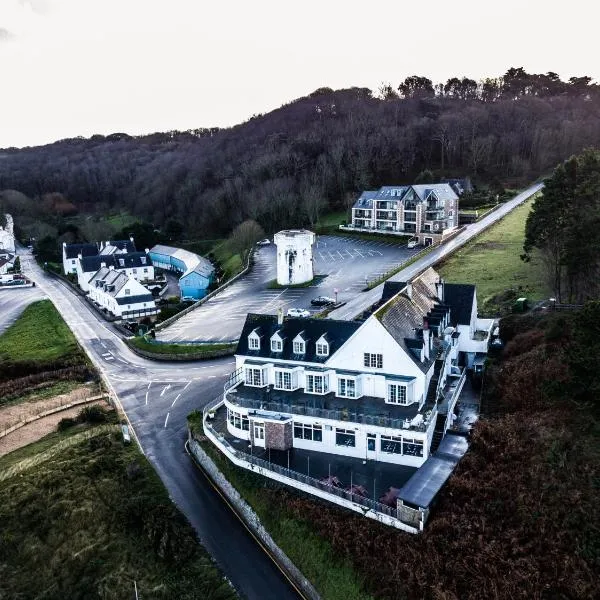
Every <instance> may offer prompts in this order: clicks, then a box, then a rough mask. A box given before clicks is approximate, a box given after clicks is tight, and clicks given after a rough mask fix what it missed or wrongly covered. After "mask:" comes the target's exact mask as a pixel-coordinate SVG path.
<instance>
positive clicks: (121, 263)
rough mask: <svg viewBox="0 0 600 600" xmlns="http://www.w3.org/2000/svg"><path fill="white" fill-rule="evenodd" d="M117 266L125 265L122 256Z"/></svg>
mask: <svg viewBox="0 0 600 600" xmlns="http://www.w3.org/2000/svg"><path fill="white" fill-rule="evenodd" d="M119 266H120V267H124V266H125V261H124V260H123V259H122V258H120V259H119Z"/></svg>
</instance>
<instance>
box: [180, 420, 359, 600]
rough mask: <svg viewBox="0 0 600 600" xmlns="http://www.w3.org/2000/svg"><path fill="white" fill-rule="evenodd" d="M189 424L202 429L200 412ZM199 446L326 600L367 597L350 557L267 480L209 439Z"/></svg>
mask: <svg viewBox="0 0 600 600" xmlns="http://www.w3.org/2000/svg"><path fill="white" fill-rule="evenodd" d="M192 415H193V416H192V419H191V421H192V423H191V425H192V427H193V428H194V429H195V431H196V432H198V430H199V429H200V428H201V415H200V414H199V413H198V414H194V413H192ZM201 445H202V448H203V449H204V450H205V452H207V453H208V454H209V456H210V457H211V458H212V459H213V461H214V462H215V463H216V464H217V466H218V467H219V469H220V470H221V472H222V473H223V474H224V475H225V477H226V478H227V480H228V481H229V482H231V484H232V485H233V486H234V487H235V488H236V490H238V492H240V494H241V496H242V498H244V500H246V502H248V504H250V506H252V508H253V509H254V511H255V512H256V513H257V514H258V516H259V517H260V520H261V523H262V524H263V525H264V526H265V527H266V529H267V530H268V532H269V534H270V535H271V536H272V537H273V539H274V540H275V542H276V543H277V545H278V546H279V547H280V548H281V549H282V550H283V551H284V552H285V553H286V554H287V556H288V557H289V558H290V559H291V560H292V562H293V563H294V564H295V565H296V566H297V567H298V568H299V569H300V571H301V572H302V574H303V575H304V576H305V577H307V578H308V579H309V581H310V582H311V583H312V584H313V585H314V586H315V587H316V589H317V590H318V591H319V593H320V594H321V596H322V597H323V598H326V599H327V600H346V599H348V598H352V599H353V600H370V599H371V596H369V595H368V594H366V593H365V592H364V591H363V589H362V582H361V578H360V577H359V576H358V574H357V573H356V572H355V571H354V569H353V568H352V565H351V564H350V562H349V560H347V559H345V558H343V557H341V556H336V555H335V553H334V552H333V549H332V546H331V544H329V542H327V541H326V540H325V539H323V537H321V536H319V535H318V534H317V533H315V531H314V529H313V528H312V527H311V525H310V523H307V522H305V521H302V520H300V519H298V518H296V517H295V516H294V514H293V513H292V512H291V511H290V510H288V508H287V507H286V504H285V503H283V502H278V501H277V498H276V497H274V496H273V495H272V493H271V492H272V489H271V488H272V487H273V485H274V484H272V483H270V482H269V480H268V479H265V478H264V477H261V476H260V475H255V474H254V473H250V472H249V471H246V470H245V469H241V468H239V467H236V466H235V465H233V464H232V463H231V462H229V461H228V460H227V459H226V458H225V457H224V456H223V455H222V454H220V453H219V451H218V450H216V449H215V448H214V446H212V444H211V443H210V442H202V443H201Z"/></svg>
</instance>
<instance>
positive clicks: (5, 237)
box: [0, 213, 15, 252]
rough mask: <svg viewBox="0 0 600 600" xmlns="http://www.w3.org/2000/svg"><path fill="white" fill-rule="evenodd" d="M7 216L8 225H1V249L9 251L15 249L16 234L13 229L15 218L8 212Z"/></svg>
mask: <svg viewBox="0 0 600 600" xmlns="http://www.w3.org/2000/svg"><path fill="white" fill-rule="evenodd" d="M5 217H6V226H5V227H0V250H6V251H7V252H14V251H15V234H14V229H13V218H12V216H11V215H9V214H8V213H7V214H6V215H5Z"/></svg>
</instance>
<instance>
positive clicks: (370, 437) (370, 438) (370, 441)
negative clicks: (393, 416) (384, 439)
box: [367, 433, 377, 452]
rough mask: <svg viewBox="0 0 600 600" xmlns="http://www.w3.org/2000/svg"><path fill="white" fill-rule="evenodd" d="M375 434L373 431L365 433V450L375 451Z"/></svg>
mask: <svg viewBox="0 0 600 600" xmlns="http://www.w3.org/2000/svg"><path fill="white" fill-rule="evenodd" d="M376 438H377V436H376V435H375V434H374V433H367V450H368V451H369V452H375V440H376Z"/></svg>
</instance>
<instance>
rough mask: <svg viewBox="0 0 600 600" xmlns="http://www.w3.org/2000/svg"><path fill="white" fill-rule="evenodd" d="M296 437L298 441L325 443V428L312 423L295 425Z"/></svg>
mask: <svg viewBox="0 0 600 600" xmlns="http://www.w3.org/2000/svg"><path fill="white" fill-rule="evenodd" d="M294 437H295V438H296V439H297V440H310V441H312V442H322V441H323V426H322V425H315V424H312V423H294Z"/></svg>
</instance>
